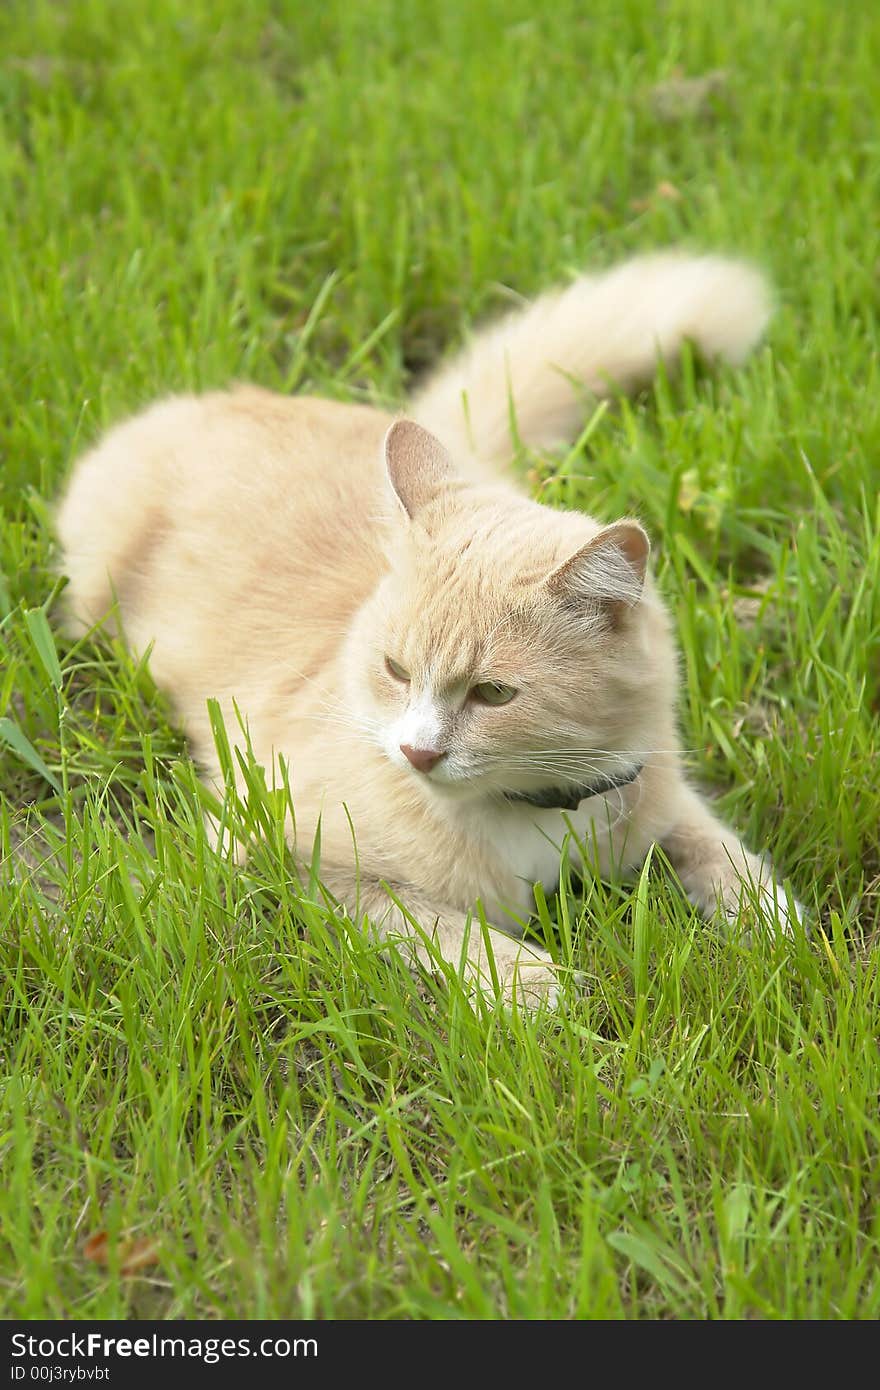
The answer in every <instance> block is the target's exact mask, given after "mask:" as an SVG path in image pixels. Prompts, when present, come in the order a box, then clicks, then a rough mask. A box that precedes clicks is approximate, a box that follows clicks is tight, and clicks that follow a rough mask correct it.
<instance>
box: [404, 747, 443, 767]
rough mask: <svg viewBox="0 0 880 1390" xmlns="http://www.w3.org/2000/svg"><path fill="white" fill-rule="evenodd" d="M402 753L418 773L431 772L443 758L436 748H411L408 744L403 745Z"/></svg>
mask: <svg viewBox="0 0 880 1390" xmlns="http://www.w3.org/2000/svg"><path fill="white" fill-rule="evenodd" d="M400 751H401V753H402V754H403V756H404V757H405V758H409V760H410V762H411V763H412V765H413V767H414V768H415V769H416V771H417V772H430V771H431V768H432V767H434V765H435V764H436V763H439V761H440V759H441V758H442V757H443V754H442V753H440V752H438V750H437V749H436V748H410V746H409V744H408V743H402V744H401V745H400Z"/></svg>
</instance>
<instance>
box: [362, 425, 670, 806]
mask: <svg viewBox="0 0 880 1390" xmlns="http://www.w3.org/2000/svg"><path fill="white" fill-rule="evenodd" d="M385 463H386V468H387V473H388V478H389V481H390V484H391V488H392V491H393V495H394V513H395V515H394V517H393V519H392V521H391V524H390V530H391V536H392V540H391V547H390V568H389V571H388V573H387V575H386V577H385V578H384V579H383V581H382V582H381V584H380V585H379V588H378V590H377V592H376V594H375V596H374V598H373V600H372V601H371V602H370V603H369V604H368V606H367V608H366V609H365V610H364V612H363V613H362V615H361V621H360V623H359V626H358V639H357V661H358V665H359V667H360V669H359V670H358V671H357V673H356V683H355V688H354V693H355V699H356V703H357V706H358V708H357V715H358V717H359V719H360V720H361V724H362V727H363V728H364V729H365V730H368V731H369V737H370V738H371V739H372V740H373V741H374V742H375V743H376V744H378V746H379V747H380V748H381V749H382V750H383V752H384V753H385V754H386V756H387V757H388V758H390V759H391V761H392V762H394V763H395V764H397V765H398V766H399V767H400V768H401V769H402V770H404V771H405V772H406V773H407V775H409V776H411V777H413V778H414V779H416V781H417V782H419V783H421V784H422V785H427V786H430V787H431V788H433V789H435V790H436V791H437V792H438V793H441V794H445V795H466V796H471V797H473V796H481V795H487V794H489V795H492V794H494V795H501V794H503V793H505V792H507V793H513V794H516V793H520V794H521V793H526V794H531V793H535V792H539V791H542V790H544V789H547V788H550V787H562V788H569V789H570V788H572V787H576V786H584V785H589V784H593V783H598V782H600V781H601V780H602V779H603V778H606V777H611V778H625V776H626V774H627V773H628V772H629V771H631V770H632V769H633V768H635V767H637V766H638V765H639V764H640V763H643V762H645V761H646V759H647V758H648V756H649V755H650V753H651V751H652V744H653V743H655V742H656V738H657V734H658V730H660V729H662V730H664V731H665V730H666V729H667V728H668V725H669V714H670V709H671V703H672V698H673V697H672V691H673V686H674V680H673V666H674V661H673V657H672V652H671V646H670V642H669V638H668V633H667V627H666V621H665V615H664V614H663V610H662V608H661V607H660V605H659V603H658V601H657V599H656V597H655V596H654V595H653V593H652V592H651V591H650V583H648V586H647V588H646V565H647V560H648V553H649V543H648V538H647V536H646V534H645V532H644V530H643V529H642V527H641V526H640V525H639V524H638V522H635V521H620V522H617V523H615V524H614V525H611V526H605V527H602V526H599V525H598V524H597V523H596V522H595V521H593V520H592V519H591V518H589V517H586V516H584V515H582V514H581V513H577V512H561V511H555V510H551V509H550V508H548V507H543V506H540V505H538V504H537V503H535V502H530V501H528V500H527V499H525V498H523V497H520V496H518V495H517V494H516V493H515V492H513V491H512V490H510V489H507V488H504V487H485V486H476V485H473V484H471V483H468V482H466V481H464V480H463V479H461V478H460V477H458V476H457V475H456V471H455V467H454V465H453V462H452V460H451V459H450V458H449V456H448V454H447V453H446V451H445V450H444V449H443V447H442V445H441V444H440V443H439V442H438V441H437V440H436V439H435V438H434V437H433V436H432V435H430V434H428V432H427V431H426V430H423V429H422V428H421V427H420V426H418V425H416V424H414V423H412V422H410V421H406V420H399V421H397V422H396V423H395V424H394V425H393V426H392V428H391V429H390V430H389V432H388V435H387V437H386V440H385Z"/></svg>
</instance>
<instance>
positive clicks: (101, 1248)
mask: <svg viewBox="0 0 880 1390" xmlns="http://www.w3.org/2000/svg"><path fill="white" fill-rule="evenodd" d="M116 1252H117V1254H118V1256H119V1272H120V1274H123V1275H131V1274H136V1273H137V1271H138V1270H139V1269H146V1268H147V1266H148V1265H154V1264H158V1262H159V1242H158V1241H156V1240H152V1239H150V1237H149V1236H134V1237H132V1238H131V1239H129V1240H120V1242H119V1244H118V1246H117V1247H116ZM82 1253H83V1256H84V1258H85V1259H87V1260H91V1261H92V1263H93V1264H97V1265H107V1264H109V1263H110V1237H109V1235H108V1234H107V1232H106V1231H95V1232H94V1234H92V1235H90V1236H88V1237H87V1239H86V1240H84V1241H83V1244H82Z"/></svg>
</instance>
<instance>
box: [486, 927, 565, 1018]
mask: <svg viewBox="0 0 880 1390" xmlns="http://www.w3.org/2000/svg"><path fill="white" fill-rule="evenodd" d="M492 955H493V958H494V965H495V979H496V980H497V984H498V991H499V994H500V996H501V998H502V1000H503V1001H504V1003H505V1004H506V1005H507V1006H508V1007H511V1006H513V1005H516V1006H517V1007H519V1008H521V1009H530V1010H535V1009H540V1008H548V1009H555V1008H558V1007H559V1003H560V1000H561V988H560V984H559V975H558V973H557V967H556V966H555V965H554V964H553V960H552V958H551V956H550V955H549V954H548V953H547V951H544V950H542V948H541V947H540V946H532V945H525V944H524V943H523V942H522V941H516V940H514V939H513V938H512V937H508V936H503V935H501V933H499V932H493V933H492ZM479 984H480V988H481V990H482V991H483V992H484V993H487V994H488V993H490V992H491V991H492V989H493V987H494V981H493V979H492V972H491V969H490V967H489V964H488V962H487V961H485V960H481V962H480V967H479Z"/></svg>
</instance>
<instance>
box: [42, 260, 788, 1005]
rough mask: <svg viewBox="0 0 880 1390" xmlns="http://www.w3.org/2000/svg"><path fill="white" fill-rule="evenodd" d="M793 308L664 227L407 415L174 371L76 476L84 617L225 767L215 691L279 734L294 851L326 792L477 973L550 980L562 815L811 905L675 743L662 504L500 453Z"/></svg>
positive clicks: (348, 854) (607, 860)
mask: <svg viewBox="0 0 880 1390" xmlns="http://www.w3.org/2000/svg"><path fill="white" fill-rule="evenodd" d="M770 311H771V301H770V294H769V290H768V287H767V284H766V282H765V280H764V278H763V277H762V275H761V274H760V273H759V272H758V271H757V270H756V269H755V268H753V267H751V266H750V265H748V264H745V263H741V262H739V261H736V260H732V259H728V258H725V257H719V256H692V255H687V254H684V253H678V252H666V253H659V254H655V255H650V256H643V257H637V258H635V259H632V260H629V261H626V262H624V263H623V264H621V265H618V266H617V267H614V268H612V269H611V270H609V271H607V272H605V273H600V274H597V275H585V276H583V277H581V278H580V279H577V280H576V281H574V282H573V283H572V284H571V285H570V286H569V287H568V288H564V289H561V290H558V291H555V292H551V293H548V294H545V295H543V296H542V297H540V298H538V299H537V300H536V301H535V303H534V304H532V305H531V306H530V307H525V308H524V309H522V310H518V311H516V312H514V313H513V314H511V315H510V316H508V317H507V318H504V319H502V320H501V321H500V322H499V323H497V324H495V325H494V326H491V327H489V328H487V329H485V330H483V331H482V332H481V333H478V334H477V336H476V338H475V340H474V341H473V342H472V344H471V346H469V347H467V348H466V349H465V350H464V351H463V352H461V353H460V354H459V355H458V357H456V358H454V359H453V360H452V361H451V362H450V363H449V364H448V365H446V366H441V368H440V369H439V371H438V372H437V374H436V375H435V376H434V377H433V378H429V379H428V382H427V384H426V385H425V386H424V387H423V388H422V389H421V390H420V391H418V393H417V394H416V395H415V396H414V398H413V399H412V400H411V401H410V403H409V405H408V408H407V413H406V416H405V417H402V418H395V417H393V416H391V415H388V414H385V413H383V412H382V411H380V410H377V409H373V408H370V407H366V406H362V405H354V404H343V403H336V402H331V401H327V400H322V399H317V398H311V397H293V398H287V397H283V396H280V395H276V394H273V393H271V392H269V391H266V390H263V389H261V388H258V387H256V386H237V387H235V388H234V389H232V390H230V391H227V392H214V393H211V394H206V395H202V396H180V397H173V398H171V399H168V400H164V401H161V402H159V403H158V404H155V405H153V406H152V407H151V408H149V409H147V410H146V411H145V412H143V413H142V414H140V415H138V416H136V417H135V418H134V419H131V420H128V421H127V422H125V423H122V424H121V425H117V426H116V427H115V428H113V429H111V430H110V431H109V433H108V434H107V435H106V437H105V438H104V439H103V441H101V442H99V443H98V445H97V446H96V447H95V448H93V449H92V450H91V452H89V453H87V454H86V455H85V456H84V457H83V458H82V459H81V460H80V461H79V463H78V464H77V465H76V467H75V469H74V471H73V474H72V478H71V481H70V483H69V485H68V487H67V490H66V493H65V494H64V496H63V498H62V500H61V503H60V507H59V510H58V515H57V524H58V533H59V537H60V541H61V545H62V548H63V568H64V571H65V573H66V574H67V576H68V577H69V584H68V587H67V591H66V612H67V615H68V616H67V623H68V625H69V628H70V630H71V631H72V632H76V633H82V632H83V631H86V630H88V629H89V628H91V627H92V626H93V625H94V624H97V623H99V622H102V621H107V622H109V623H111V624H112V622H113V621H114V616H113V615H114V614H118V615H119V618H120V619H121V624H122V628H123V630H124V634H125V636H126V638H127V640H128V642H129V643H130V644H131V646H132V647H133V648H134V650H135V651H137V652H139V653H143V652H146V651H147V650H148V649H149V661H150V665H151V669H152V672H153V675H154V677H155V680H156V682H157V683H158V685H159V686H160V687H161V688H162V689H164V690H165V691H167V692H168V693H169V694H170V696H171V697H172V700H173V704H174V707H175V709H176V711H177V714H178V716H179V718H180V720H181V721H182V724H183V726H184V728H185V731H186V734H187V736H188V739H189V742H190V745H191V747H192V750H193V754H194V756H195V758H196V759H197V760H198V762H199V764H200V765H201V767H202V768H203V769H204V774H205V777H206V779H207V780H209V781H212V782H215V783H216V784H218V785H219V784H221V783H222V777H221V772H220V766H219V761H218V757H217V752H216V748H215V743H214V739H213V737H212V733H211V726H210V721H209V716H208V711H207V708H206V701H207V700H208V698H209V697H215V698H216V699H217V701H218V702H219V705H220V708H221V710H222V712H223V715H224V717H225V720H226V726H227V729H228V730H231V731H235V730H239V729H240V728H241V725H240V723H239V717H238V714H237V711H240V712H241V715H242V716H243V718H244V719H245V720H246V727H247V730H248V734H249V738H250V743H251V746H252V750H253V754H254V756H255V757H256V758H257V760H258V761H259V762H261V763H262V764H263V765H264V766H265V767H266V768H267V770H270V769H271V770H272V774H273V775H277V771H278V766H279V759H283V760H284V761H285V762H286V763H287V764H288V767H289V775H290V779H291V783H292V790H293V805H294V812H295V814H294V817H293V818H291V821H290V824H289V826H288V832H289V834H288V837H289V840H290V843H291V845H292V847H293V849H294V851H295V854H296V856H297V858H298V859H299V860H300V861H301V862H305V863H308V862H309V860H310V857H311V853H312V844H313V838H314V835H315V831H316V828H317V826H318V823H319V821H320V845H321V859H320V874H321V880H322V882H323V884H324V885H325V887H326V888H327V889H328V890H329V892H330V893H331V894H332V895H333V897H334V899H335V900H336V901H337V902H338V904H339V905H340V906H341V907H342V908H344V909H345V910H346V911H347V912H348V913H349V914H350V916H351V918H352V919H353V920H354V921H356V922H358V923H364V924H369V925H370V927H371V928H372V929H373V930H375V931H376V932H378V933H379V934H380V936H381V937H382V938H383V939H393V940H395V941H396V942H397V944H398V946H400V947H402V948H404V949H406V950H407V951H408V952H409V953H410V955H411V956H414V957H415V958H416V959H418V960H419V961H421V962H422V963H423V964H426V965H430V964H431V961H432V959H433V958H434V957H435V955H436V954H439V956H440V957H441V958H442V960H443V961H444V962H449V963H450V964H451V965H453V966H456V967H458V968H460V969H461V970H462V971H463V975H464V977H465V978H466V979H467V981H468V983H469V987H470V988H471V989H473V990H479V989H483V990H484V991H487V992H489V993H491V992H492V990H493V989H498V990H500V993H501V995H502V997H503V999H504V1000H505V1002H506V1003H508V1004H509V1003H510V1002H511V1001H512V1000H513V999H514V998H516V999H518V1000H519V1002H520V1003H521V1004H522V1005H525V1006H528V1007H533V1006H538V1005H548V1006H553V1005H555V1004H556V1003H557V1002H558V1000H559V995H560V988H559V977H558V974H557V971H556V970H555V968H554V965H553V962H552V960H551V959H550V957H549V956H548V954H547V953H546V952H545V951H543V950H542V949H541V948H539V947H537V946H535V945H531V944H526V943H525V942H524V941H523V940H521V939H520V938H521V935H522V925H523V923H524V922H525V921H526V920H527V919H528V916H529V913H530V911H532V910H533V908H534V885H535V884H536V883H541V884H542V885H543V886H544V888H545V889H547V890H552V889H554V888H555V887H556V885H557V883H558V878H559V871H560V853H561V850H562V847H563V844H564V842H566V839H567V837H569V836H570V840H569V843H570V852H571V856H572V861H573V863H574V865H575V867H576V868H577V869H578V870H579V871H580V872H581V873H600V874H604V873H608V872H610V871H611V870H612V869H617V870H619V869H623V870H632V869H635V868H637V867H638V866H639V865H640V864H642V863H643V861H644V859H645V856H646V855H647V853H648V851H649V848H650V847H651V846H652V845H653V844H655V843H657V844H659V845H660V846H661V847H662V849H663V851H664V852H665V854H666V856H667V857H668V860H669V861H670V862H671V864H672V865H673V867H674V869H675V870H676V872H677V875H678V877H679V879H680V881H681V884H682V886H683V888H684V891H685V892H686V893H687V895H688V897H689V898H690V900H691V901H692V903H694V904H695V905H696V906H697V907H698V908H699V909H700V910H701V911H702V912H703V913H704V914H705V915H707V916H711V915H713V914H714V913H715V912H716V911H717V910H719V909H720V912H721V914H722V916H723V917H725V918H727V919H729V920H735V919H737V918H738V917H739V916H740V915H741V913H747V914H748V915H750V917H752V918H754V917H757V919H758V920H759V921H762V922H764V923H771V922H773V921H775V922H777V923H778V924H781V926H782V928H783V929H784V930H790V927H791V920H792V918H793V917H797V916H800V909H799V908H798V906H797V904H795V903H794V900H793V899H790V898H789V897H788V896H787V895H786V893H785V891H784V890H783V888H782V887H781V886H780V885H779V884H778V882H777V880H776V879H775V878H774V875H773V871H772V869H771V868H770V866H769V863H768V862H767V861H766V860H764V859H762V858H759V857H757V856H756V855H754V854H752V853H751V852H750V851H749V850H747V849H746V848H745V847H744V846H743V845H742V844H741V843H740V840H739V838H738V837H737V835H736V834H735V833H734V832H733V831H731V830H729V829H728V828H727V827H726V826H724V825H723V824H722V823H721V822H720V821H719V820H718V819H717V818H716V816H715V815H714V814H713V812H712V811H711V810H710V809H709V807H708V806H707V804H706V802H705V801H704V800H703V798H702V797H701V796H700V794H699V793H698V792H697V791H696V790H695V789H694V788H693V787H692V786H691V785H690V784H689V782H688V780H687V778H686V777H685V775H684V773H683V771H682V758H681V753H680V743H679V737H678V733H677V727H676V713H675V704H676V687H677V683H678V672H677V656H676V651H675V645H674V641H673V637H672V633H671V626H670V620H669V617H668V614H667V612H666V610H665V608H664V606H663V603H662V601H661V599H660V597H659V595H658V593H657V590H656V588H655V586H654V583H653V582H652V579H651V576H650V574H649V571H648V559H649V550H650V545H649V540H648V536H647V534H646V532H645V530H644V528H643V527H642V526H641V525H640V523H639V522H638V521H637V520H635V519H630V518H625V519H622V520H618V521H615V522H612V523H610V524H601V523H599V522H597V521H595V520H593V519H592V518H591V517H589V516H586V515H584V514H582V513H580V512H576V511H564V510H559V509H551V508H549V507H546V506H542V505H540V504H539V503H537V502H535V501H533V500H531V499H530V498H529V497H528V495H527V494H526V493H525V492H524V491H523V490H522V488H521V487H520V485H519V484H518V483H517V481H516V480H515V479H514V478H513V477H509V476H507V475H506V473H505V469H504V465H505V463H506V462H507V460H509V458H510V457H511V455H512V453H513V452H514V438H513V433H512V432H513V431H514V430H515V431H516V433H517V434H518V436H519V439H520V440H521V441H522V442H523V443H524V444H525V445H527V446H529V447H530V448H532V449H545V448H551V447H552V446H554V445H557V444H558V443H560V442H561V441H565V440H569V441H570V440H572V439H573V438H576V437H577V433H578V431H579V430H580V428H581V427H582V424H583V419H584V402H585V398H586V397H587V396H588V395H589V396H591V397H593V398H595V397H600V396H607V395H608V394H609V393H610V392H612V391H617V390H632V389H633V388H635V387H637V386H639V385H641V384H643V383H645V382H647V381H649V380H650V379H651V377H652V375H653V374H654V373H655V371H656V368H657V363H658V360H659V359H662V360H663V362H664V363H666V364H668V365H669V366H672V365H673V364H674V362H675V360H676V357H677V356H678V355H679V354H680V351H681V349H682V346H683V344H684V342H685V341H686V340H690V341H692V342H693V343H694V344H695V345H696V347H697V349H698V350H699V352H700V353H701V354H702V355H703V356H704V357H705V358H708V359H721V360H724V361H727V362H728V363H732V364H737V363H739V362H741V361H742V360H743V359H744V358H745V356H746V355H747V354H748V352H749V351H750V350H751V349H752V348H753V347H754V346H755V344H756V343H757V342H758V341H759V339H760V338H761V336H762V334H763V332H764V329H765V327H766V324H767V322H768V319H769V316H770ZM239 742H240V743H241V742H243V739H242V738H240V739H239ZM267 775H269V772H268V771H267ZM478 904H481V905H482V909H483V911H484V914H485V921H486V922H488V923H489V924H490V930H489V931H488V932H484V931H482V930H481V928H480V923H479V917H478ZM415 924H418V925H417V926H416V925H415ZM429 943H430V944H429ZM489 949H491V954H492V957H493V960H492V961H491V962H490V960H489V957H488V954H487V952H488V950H489Z"/></svg>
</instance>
